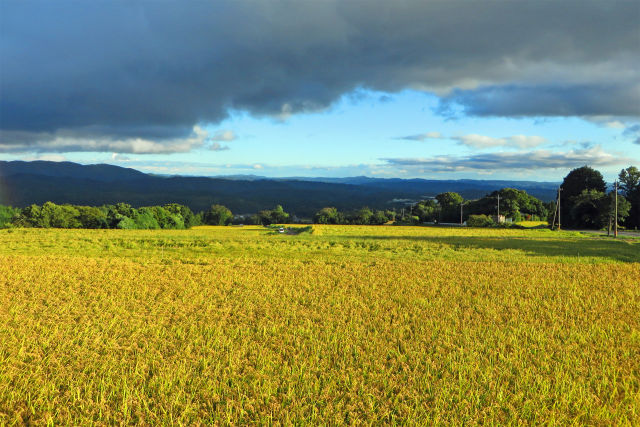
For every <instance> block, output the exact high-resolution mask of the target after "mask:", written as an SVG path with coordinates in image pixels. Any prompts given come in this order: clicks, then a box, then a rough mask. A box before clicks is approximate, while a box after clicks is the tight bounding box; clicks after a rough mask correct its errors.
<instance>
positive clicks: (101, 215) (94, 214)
mask: <svg viewBox="0 0 640 427" xmlns="http://www.w3.org/2000/svg"><path fill="white" fill-rule="evenodd" d="M76 209H77V210H78V220H79V221H80V224H81V227H82V228H108V227H109V224H108V222H107V213H106V211H104V210H102V209H100V208H97V207H94V206H76Z"/></svg>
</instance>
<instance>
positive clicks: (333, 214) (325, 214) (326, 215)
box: [313, 207, 344, 224]
mask: <svg viewBox="0 0 640 427" xmlns="http://www.w3.org/2000/svg"><path fill="white" fill-rule="evenodd" d="M313 222H314V223H316V224H343V223H344V215H342V214H341V213H340V212H338V209H336V208H333V207H326V208H322V209H320V210H319V211H318V212H316V214H315V215H314V216H313Z"/></svg>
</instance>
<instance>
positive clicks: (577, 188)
mask: <svg viewBox="0 0 640 427" xmlns="http://www.w3.org/2000/svg"><path fill="white" fill-rule="evenodd" d="M618 180H619V190H620V191H619V193H618V197H617V200H618V205H617V208H618V209H617V212H618V217H617V220H618V224H620V225H621V226H624V227H626V228H629V229H637V228H638V227H639V226H640V171H639V170H638V169H637V168H636V167H634V166H629V167H628V168H626V169H623V170H622V171H621V172H620V174H619V175H618ZM560 188H561V191H560V215H559V218H557V219H556V218H555V217H554V216H555V215H557V214H558V206H557V203H556V202H557V199H556V201H554V202H547V203H545V202H542V201H541V200H539V199H537V198H535V197H533V196H531V195H529V194H527V192H526V191H523V190H517V189H514V188H503V189H501V190H498V191H494V192H492V193H490V194H487V195H485V196H484V197H482V198H480V199H476V200H464V198H463V197H462V196H461V195H460V194H458V193H454V192H445V193H441V194H438V195H437V196H435V197H434V198H432V199H427V200H421V201H420V202H418V203H415V204H413V205H411V206H409V207H408V208H407V209H406V211H404V210H403V211H402V212H400V213H399V212H397V211H396V210H372V209H369V208H368V207H362V208H360V209H356V210H353V211H349V212H340V211H338V210H337V209H336V208H335V207H325V208H322V209H320V210H319V211H317V212H316V213H315V215H314V216H313V222H314V223H316V224H357V225H380V224H385V223H388V222H390V221H395V222H396V223H404V224H418V223H425V222H432V223H459V222H463V221H468V224H469V225H481V226H486V225H492V223H493V220H492V219H491V217H492V216H494V215H497V214H498V209H499V212H500V215H501V216H505V217H506V218H511V219H512V220H513V221H514V222H518V221H521V220H532V221H536V220H542V221H544V220H547V221H548V222H549V224H551V223H552V222H555V223H557V222H558V219H559V220H560V221H561V224H562V226H563V227H565V228H576V229H577V228H590V229H601V228H603V227H606V226H607V225H608V224H610V223H611V221H614V220H615V219H614V218H613V217H612V216H613V212H615V205H614V203H615V199H616V198H615V194H614V192H613V191H612V190H611V189H610V186H609V187H608V186H607V184H606V182H605V181H604V178H603V177H602V174H601V173H600V172H598V171H597V170H594V169H592V168H591V167H589V166H583V167H580V168H577V169H573V170H572V171H571V172H569V174H568V175H567V176H566V177H565V178H564V180H563V182H562V184H561V187H560ZM608 190H609V191H608ZM498 200H499V203H498ZM293 219H294V218H292V216H291V215H290V214H289V213H287V212H285V210H284V209H283V207H282V206H281V205H277V206H276V207H275V208H273V209H265V210H261V211H259V212H257V213H256V214H253V215H246V216H234V215H233V213H232V212H231V210H229V209H228V208H227V207H225V206H222V205H212V206H211V207H210V208H209V209H207V210H205V211H202V212H198V213H197V214H194V213H193V212H192V211H191V209H190V208H189V207H187V206H184V205H180V204H177V203H169V204H165V205H163V206H148V207H140V208H134V207H132V206H131V205H129V204H127V203H117V204H115V205H103V206H79V205H70V204H64V205H57V204H55V203H53V202H46V203H44V204H43V205H42V206H40V205H30V206H27V207H25V208H23V209H20V208H12V207H10V206H3V205H0V227H6V226H16V227H38V228H114V229H186V228H191V227H193V226H195V225H230V224H234V223H235V224H239V223H244V224H255V225H265V226H266V225H270V224H283V223H288V222H292V221H293Z"/></svg>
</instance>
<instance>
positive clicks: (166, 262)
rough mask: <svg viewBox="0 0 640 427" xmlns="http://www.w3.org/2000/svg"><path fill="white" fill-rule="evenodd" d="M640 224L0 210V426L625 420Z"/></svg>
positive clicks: (638, 345) (638, 328)
mask: <svg viewBox="0 0 640 427" xmlns="http://www.w3.org/2000/svg"><path fill="white" fill-rule="evenodd" d="M639 313H640V240H638V239H635V240H634V239H629V238H627V239H619V240H613V239H610V238H609V239H608V238H605V237H600V236H585V235H581V234H578V233H571V232H551V231H548V230H506V229H505V230H487V229H484V230H483V229H462V228H459V229H458V228H427V227H393V226H378V227H373V226H372V227H369V226H314V229H313V233H309V232H303V233H300V234H294V233H284V234H278V233H275V232H274V231H272V230H269V229H266V228H262V227H226V228H225V227H200V228H196V229H193V230H184V231H177V230H174V231H169V230H166V231H125V230H38V229H12V230H0V425H23V424H34V425H45V424H72V425H86V424H124V423H126V424H133V423H135V424H178V425H180V424H185V425H186V424H240V423H265V424H266V423H283V424H303V423H306V424H343V423H344V424H379V423H408V424H462V423H465V424H477V423H491V424H541V423H549V424H573V423H576V424H599V425H603V424H627V425H634V424H635V425H638V424H639V423H640V314H639Z"/></svg>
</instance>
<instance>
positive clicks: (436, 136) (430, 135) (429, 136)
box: [396, 132, 444, 141]
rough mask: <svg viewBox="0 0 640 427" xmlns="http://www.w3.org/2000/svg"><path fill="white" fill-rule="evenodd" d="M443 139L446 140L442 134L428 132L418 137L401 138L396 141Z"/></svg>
mask: <svg viewBox="0 0 640 427" xmlns="http://www.w3.org/2000/svg"><path fill="white" fill-rule="evenodd" d="M442 138H444V136H443V135H442V134H441V133H440V132H426V133H419V134H416V135H407V136H401V137H399V138H396V139H404V140H407V141H425V140H427V139H442Z"/></svg>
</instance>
